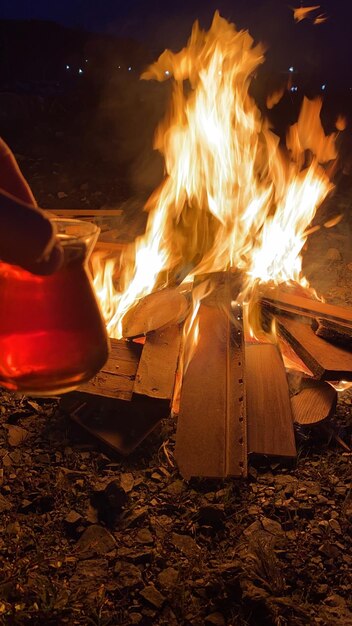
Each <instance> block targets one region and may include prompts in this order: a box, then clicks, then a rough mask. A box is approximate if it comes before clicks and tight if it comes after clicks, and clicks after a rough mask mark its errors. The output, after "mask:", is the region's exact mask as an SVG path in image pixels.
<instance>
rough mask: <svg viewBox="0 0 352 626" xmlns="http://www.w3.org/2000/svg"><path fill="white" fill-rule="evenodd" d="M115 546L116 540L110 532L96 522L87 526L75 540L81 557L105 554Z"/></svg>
mask: <svg viewBox="0 0 352 626" xmlns="http://www.w3.org/2000/svg"><path fill="white" fill-rule="evenodd" d="M115 546H116V541H115V539H114V537H113V536H112V534H111V533H109V531H108V530H106V528H103V526H98V525H97V524H93V525H92V526H89V527H88V528H87V529H86V530H85V531H84V533H83V534H82V535H81V537H80V538H79V540H78V541H77V549H78V550H79V552H80V554H81V555H82V556H81V558H90V557H91V556H95V555H96V554H98V555H101V554H106V553H107V552H111V550H113V549H114V548H115Z"/></svg>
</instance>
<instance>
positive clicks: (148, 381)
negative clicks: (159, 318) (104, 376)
mask: <svg viewBox="0 0 352 626" xmlns="http://www.w3.org/2000/svg"><path fill="white" fill-rule="evenodd" d="M181 334H182V331H181V328H180V326H179V325H178V324H173V325H172V326H168V327H167V328H164V329H162V330H157V331H155V332H153V333H149V334H148V335H147V337H146V340H145V344H144V346H143V351H142V355H141V358H140V361H139V365H138V370H137V374H136V380H135V381H134V386H133V393H136V394H142V395H147V396H149V397H150V398H159V399H164V400H171V399H172V397H173V391H174V386H175V376H176V370H177V366H178V359H179V354H180V346H181Z"/></svg>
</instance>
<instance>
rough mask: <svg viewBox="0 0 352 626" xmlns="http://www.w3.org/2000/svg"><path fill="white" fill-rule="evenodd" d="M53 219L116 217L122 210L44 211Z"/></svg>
mask: <svg viewBox="0 0 352 626" xmlns="http://www.w3.org/2000/svg"><path fill="white" fill-rule="evenodd" d="M45 212H46V213H51V214H52V215H53V217H68V218H75V217H79V218H82V217H117V216H118V215H122V214H123V210H122V209H46V211H45Z"/></svg>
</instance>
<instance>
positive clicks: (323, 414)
mask: <svg viewBox="0 0 352 626" xmlns="http://www.w3.org/2000/svg"><path fill="white" fill-rule="evenodd" d="M336 403H337V391H336V390H335V389H334V388H333V387H331V385H329V384H328V383H324V382H320V381H313V380H312V381H304V383H303V388H302V389H301V391H300V392H299V393H297V394H296V395H294V396H293V397H292V398H291V407H292V415H293V421H294V422H295V423H296V424H301V425H304V426H312V425H313V424H317V423H319V422H322V421H324V420H326V419H328V418H330V417H332V416H333V415H334V413H335V409H336Z"/></svg>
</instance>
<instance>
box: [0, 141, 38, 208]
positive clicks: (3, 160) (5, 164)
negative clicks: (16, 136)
mask: <svg viewBox="0 0 352 626" xmlns="http://www.w3.org/2000/svg"><path fill="white" fill-rule="evenodd" d="M0 188H1V189H4V190H5V191H6V192H7V193H9V194H11V195H12V196H14V197H15V198H18V199H19V200H21V201H22V202H25V203H26V204H30V205H31V206H37V203H36V201H35V198H34V196H33V194H32V191H31V189H30V187H29V185H28V183H27V181H26V179H25V178H24V176H23V174H22V172H21V170H20V168H19V165H18V163H17V161H16V159H15V157H14V155H13V153H12V152H11V150H10V148H9V147H8V145H7V144H6V143H5V141H4V140H3V139H1V137H0Z"/></svg>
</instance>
